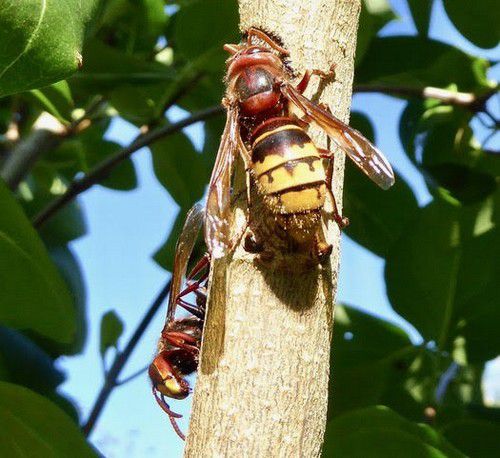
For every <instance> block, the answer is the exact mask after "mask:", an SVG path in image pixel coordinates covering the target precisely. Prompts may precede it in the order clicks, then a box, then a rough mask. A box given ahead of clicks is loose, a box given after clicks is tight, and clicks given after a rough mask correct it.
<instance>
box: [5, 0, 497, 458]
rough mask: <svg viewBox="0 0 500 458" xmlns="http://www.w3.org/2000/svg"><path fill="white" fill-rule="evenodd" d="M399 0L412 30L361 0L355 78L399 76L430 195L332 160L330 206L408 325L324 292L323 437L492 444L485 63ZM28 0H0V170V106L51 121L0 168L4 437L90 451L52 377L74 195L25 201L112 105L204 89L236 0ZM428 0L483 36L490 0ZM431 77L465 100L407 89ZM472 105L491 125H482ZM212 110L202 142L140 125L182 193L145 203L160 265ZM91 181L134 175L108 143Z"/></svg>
mask: <svg viewBox="0 0 500 458" xmlns="http://www.w3.org/2000/svg"><path fill="white" fill-rule="evenodd" d="M42 3H43V2H42ZM165 4H168V5H169V7H168V8H165ZM407 4H408V8H409V11H410V13H411V17H412V19H413V21H414V24H415V27H416V30H417V32H418V33H417V35H416V36H383V35H384V34H382V35H381V34H380V33H379V32H380V31H381V30H382V29H383V28H384V27H385V25H386V24H388V23H390V22H391V21H394V20H397V18H396V15H395V13H394V12H393V10H392V9H391V2H389V1H387V0H364V1H363V4H362V11H361V17H360V29H359V34H358V42H357V56H356V68H357V71H356V75H355V84H357V85H358V86H359V85H362V86H368V88H369V89H370V88H371V89H372V90H374V91H375V92H376V91H380V90H382V91H383V92H384V93H391V91H392V90H393V89H394V88H396V89H398V88H399V89H403V90H402V91H399V92H397V93H393V94H392V95H394V96H395V97H398V98H400V99H403V100H404V101H405V104H406V106H405V107H404V110H403V112H402V114H401V117H400V119H399V135H400V140H401V144H402V146H403V149H404V153H405V154H406V156H407V157H408V159H409V160H410V161H411V163H412V164H413V165H414V166H415V167H416V169H417V170H418V172H419V173H420V174H421V175H422V177H423V179H424V182H425V185H426V187H427V190H428V191H429V193H430V195H431V201H430V202H428V203H427V204H426V205H424V206H419V205H418V203H417V199H416V197H415V195H414V193H413V190H412V189H411V188H410V186H409V185H408V184H407V183H406V182H405V180H404V179H403V178H401V177H400V176H399V175H398V176H397V180H396V184H395V186H394V187H393V188H392V189H390V190H389V191H387V192H384V191H381V190H379V189H377V188H376V187H375V186H374V185H373V184H372V183H371V182H370V180H369V179H367V178H366V177H365V176H364V175H363V174H361V173H359V171H358V170H357V169H356V167H354V166H353V165H352V164H351V163H350V161H347V162H348V163H347V165H346V173H345V182H346V184H345V190H344V211H345V214H346V215H347V216H349V217H350V219H351V225H350V226H349V227H348V228H347V229H346V234H347V235H348V236H349V237H351V238H352V239H353V240H354V241H356V242H357V243H359V244H360V245H362V246H364V247H365V248H367V249H368V250H370V251H371V252H372V253H374V254H376V255H377V256H379V257H381V258H383V259H384V261H385V279H386V287H387V294H388V298H389V300H390V303H391V306H392V308H393V309H394V310H395V311H396V312H397V313H398V314H399V315H401V316H402V317H403V318H404V319H406V320H407V321H408V322H409V323H410V324H411V325H412V326H413V327H414V328H415V330H416V331H417V332H418V333H419V335H420V336H421V337H422V342H421V343H419V344H415V342H413V341H412V340H411V339H410V337H409V336H408V335H407V334H406V333H405V332H404V331H403V330H402V329H401V328H399V327H398V326H396V325H395V324H392V323H389V322H387V321H385V320H382V319H380V318H378V317H375V316H372V315H370V314H368V313H365V312H361V311H360V310H358V309H356V308H355V307H350V306H341V305H339V306H337V309H336V318H335V328H334V339H333V350H332V355H331V357H332V366H333V371H332V379H331V387H330V388H331V389H330V406H329V417H328V418H329V422H328V426H327V433H326V437H325V449H324V456H325V457H330V456H333V457H335V458H338V457H378V456H380V457H388V456H404V457H419V458H420V457H462V456H471V457H481V458H482V457H489V456H496V455H497V454H498V453H497V450H496V449H498V446H497V442H498V435H499V418H500V417H499V413H498V409H497V408H495V407H493V406H491V405H487V404H486V403H485V401H484V399H483V393H482V388H481V382H482V377H483V373H484V370H485V364H486V363H487V362H488V361H489V360H491V359H493V358H495V357H496V356H498V354H499V349H500V337H499V335H500V334H499V333H498V323H500V308H499V307H498V304H499V300H498V297H499V295H498V291H497V290H498V279H499V278H500V263H499V262H498V260H499V259H500V237H499V230H498V223H499V215H500V197H499V196H500V194H499V189H498V184H499V179H500V156H499V155H498V152H495V151H491V149H493V146H492V145H494V142H493V141H492V142H491V143H490V144H488V145H486V146H485V145H481V141H480V139H481V140H482V139H483V138H484V131H485V130H486V131H487V132H488V133H491V132H493V127H492V126H491V124H492V123H493V120H492V119H491V117H492V115H491V113H490V114H489V115H487V114H485V107H486V105H485V103H486V101H487V100H489V99H490V97H491V96H492V95H493V93H494V91H495V90H496V88H497V84H498V83H497V82H495V81H491V74H488V72H489V70H490V67H491V65H492V63H491V62H489V61H488V60H486V59H484V58H480V57H478V56H473V55H469V54H467V53H465V52H464V51H463V50H461V49H459V48H458V47H456V46H453V45H452V44H446V43H443V42H439V41H437V40H433V39H430V38H429V37H428V35H429V26H430V24H431V12H432V10H433V5H434V2H433V1H432V0H418V1H417V0H407ZM40 5H41V2H38V1H34V0H33V1H32V0H23V1H22V2H14V1H7V4H6V5H2V7H1V8H0V43H2V49H1V50H0V97H2V98H1V99H0V171H1V170H2V168H3V164H4V161H5V160H6V159H7V158H8V157H9V156H10V155H11V153H12V152H13V151H14V152H15V151H17V150H16V145H15V144H14V142H15V138H14V137H15V135H13V130H12V124H15V127H16V129H17V131H16V132H18V133H19V136H20V137H21V139H23V140H24V139H27V138H29V137H30V134H31V133H32V131H33V129H34V125H35V122H37V120H39V116H40V115H41V114H42V113H43V112H45V113H49V114H50V115H51V116H52V117H53V119H52V122H53V123H55V124H56V125H57V126H58V127H59V128H60V129H62V130H64V129H66V134H65V135H62V136H59V137H57V138H56V140H57V141H55V142H54V145H53V147H51V148H49V149H48V151H47V152H46V153H44V154H43V155H42V156H41V157H38V158H37V160H36V161H35V162H34V164H30V166H29V167H26V170H25V173H24V176H23V181H22V183H21V185H20V186H19V187H18V188H17V189H16V190H15V191H10V190H9V189H8V186H5V184H4V182H3V181H0V324H1V326H0V380H1V382H0V424H1V425H2V427H1V428H0V455H1V456H14V455H16V453H17V454H25V455H26V454H29V453H30V451H32V450H37V452H39V453H38V455H37V456H44V457H45V456H93V455H94V453H93V451H92V450H91V449H90V448H89V447H88V446H87V445H86V443H85V441H84V439H83V437H82V436H81V434H80V433H79V432H78V430H77V428H76V426H75V424H74V422H73V421H72V420H71V419H70V418H69V417H67V415H66V414H64V413H63V411H66V412H67V413H69V415H70V416H71V417H72V418H73V420H74V421H77V420H78V415H77V414H76V410H75V408H74V406H73V405H72V404H71V403H70V402H69V401H68V400H66V399H65V398H63V397H61V396H60V395H59V394H57V392H56V390H57V388H58V386H59V385H60V384H61V383H62V382H63V381H64V378H65V374H63V373H62V372H61V371H60V370H58V369H57V368H56V362H57V358H59V357H60V356H61V355H74V354H78V353H80V352H81V351H82V349H83V347H84V345H85V339H86V336H87V320H86V304H85V301H86V288H85V285H84V282H83V278H82V273H81V270H80V267H79V262H78V260H77V259H76V257H75V256H74V255H73V253H72V251H71V248H70V246H69V245H68V244H69V243H70V242H72V241H74V240H76V239H78V238H79V237H82V236H83V235H85V234H86V232H87V227H86V222H85V214H84V212H83V210H82V208H81V207H80V206H79V204H78V202H77V201H73V202H71V203H70V204H68V205H67V206H65V207H64V208H63V209H62V210H61V211H59V212H58V213H57V214H56V215H54V217H53V218H52V219H50V220H48V221H47V222H46V224H44V225H43V227H41V228H37V230H34V229H33V227H32V225H31V224H30V221H29V219H32V218H33V217H34V216H35V215H36V214H37V213H39V212H40V211H41V210H42V209H43V208H45V207H46V205H47V204H48V203H49V202H51V201H53V200H54V199H56V198H57V197H59V196H61V195H62V194H63V193H64V192H65V191H66V189H67V187H68V186H69V185H70V183H71V182H72V181H74V180H75V179H76V178H78V177H80V176H81V175H82V174H88V173H92V170H93V169H94V168H95V167H96V166H98V165H100V164H102V163H103V161H106V160H109V159H110V158H112V157H114V156H115V155H116V154H117V153H118V152H119V151H120V150H121V148H122V147H121V146H120V145H118V144H117V143H114V142H112V141H110V140H108V139H107V138H105V134H106V132H107V130H108V128H109V126H110V124H111V122H112V120H113V119H116V118H117V117H121V118H122V119H125V120H127V121H129V122H131V123H132V124H134V125H135V126H137V127H141V128H142V130H143V131H146V130H149V131H151V130H152V129H155V128H157V127H159V126H160V127H161V126H164V125H166V124H167V122H168V121H167V119H166V116H165V112H166V111H168V110H169V109H170V108H171V107H172V106H179V107H181V108H183V109H184V110H186V111H188V112H189V113H193V112H195V111H197V110H201V109H204V108H207V107H209V106H213V105H216V104H219V103H220V100H221V97H222V94H223V91H224V83H223V74H224V69H225V64H224V61H225V59H226V58H227V54H226V53H225V52H224V51H223V50H222V44H224V43H232V42H237V41H238V40H239V33H238V11H237V2H236V0H182V1H176V2H164V0H138V1H132V0H110V1H98V0H85V1H74V0H60V1H51V2H46V5H45V8H46V9H45V10H44V11H43V15H42V14H41V9H40V8H44V6H43V5H44V3H43V4H42V7H41V6H40ZM172 5H176V6H175V7H173V8H172ZM443 5H444V9H445V11H446V13H447V14H448V15H449V18H450V20H451V22H452V23H453V24H454V26H455V27H456V28H457V30H458V31H459V32H460V33H462V34H463V36H464V37H465V38H466V39H468V40H470V41H471V42H472V43H473V44H474V45H476V46H479V47H482V48H493V47H494V46H497V44H498V42H499V35H498V31H499V30H500V29H499V27H498V24H499V23H500V18H499V16H498V14H499V12H500V9H499V8H498V5H497V2H495V1H493V0H478V1H476V2H469V1H466V0H444V1H443ZM167 11H169V12H170V13H167ZM48 50H50V52H48ZM80 56H81V59H80ZM80 61H81V62H80ZM80 64H81V65H82V66H81V68H80V69H79V66H80ZM63 78H66V79H63ZM428 86H433V87H437V88H440V89H447V90H449V91H451V92H452V93H454V92H456V91H461V92H468V93H470V94H472V95H473V96H475V97H476V99H475V100H476V101H475V103H474V104H467V103H462V104H453V103H452V104H450V103H448V102H447V101H443V100H436V99H429V98H423V97H420V96H418V94H419V91H422V90H423V89H424V88H426V87H428ZM23 91H24V92H23ZM491 105H493V104H491ZM189 113H188V114H187V116H189ZM82 117H83V118H82ZM82 119H84V120H83V121H82ZM485 119H486V123H487V124H489V125H490V127H489V128H488V127H486V128H484V129H483V132H482V133H481V135H479V133H478V131H477V130H478V129H477V128H476V126H477V124H478V121H479V120H481V121H482V122H485ZM80 121H81V122H80ZM388 122H396V120H390V121H388ZM58 123H59V124H58ZM351 123H352V125H353V126H355V127H356V128H357V129H358V130H360V131H362V132H363V133H364V134H365V135H366V136H367V137H369V138H371V139H373V137H374V129H373V126H372V124H371V122H370V120H369V119H368V118H367V117H366V116H365V115H363V114H361V113H354V114H353V116H352V122H351ZM223 125H224V119H223V117H222V116H219V117H214V118H211V119H209V120H208V121H206V122H205V123H204V125H203V129H204V138H203V147H202V148H201V151H197V149H196V148H195V146H194V145H193V143H192V139H191V138H190V137H189V136H188V135H187V134H186V133H185V132H182V131H181V132H177V133H176V134H175V135H171V136H168V137H165V138H163V139H160V140H158V141H156V142H154V143H153V144H151V145H150V148H149V149H150V152H151V155H152V164H153V169H154V174H155V176H156V178H157V180H158V182H159V183H160V184H161V185H162V186H163V188H164V189H165V191H166V192H168V194H169V195H170V196H171V198H172V199H173V200H174V201H175V202H176V204H177V205H178V206H179V212H178V213H177V215H176V219H175V221H173V217H174V215H164V216H161V217H162V218H165V227H167V226H169V227H171V230H170V232H169V233H168V234H167V233H166V234H165V235H164V238H165V243H164V244H163V245H162V246H161V247H160V248H159V249H158V251H157V252H156V253H155V254H154V258H155V260H156V261H157V262H158V263H159V264H160V265H161V266H162V267H164V268H167V269H169V270H171V269H172V261H173V253H174V247H175V243H176V241H177V238H178V235H179V232H180V230H181V228H182V221H183V220H184V216H185V214H186V212H187V211H188V209H189V208H190V207H191V206H192V205H193V203H195V202H197V201H199V200H200V199H202V198H203V195H204V192H205V189H206V185H207V182H208V180H209V177H210V173H211V170H212V166H213V163H214V158H215V154H216V152H217V149H218V145H219V141H220V136H221V133H222V128H223ZM16 129H14V130H16ZM14 133H15V132H14ZM13 138H14V139H13ZM396 168H397V164H396ZM99 184H101V185H103V186H106V187H108V188H110V189H113V190H119V191H128V190H132V189H134V188H135V187H136V186H137V176H136V172H135V168H134V165H133V162H132V161H131V160H130V159H128V160H125V161H123V162H122V163H121V164H120V165H119V166H117V167H116V168H114V169H113V170H112V171H111V173H110V174H108V175H106V176H104V177H100V179H99ZM122 195H123V199H126V198H127V193H125V192H123V193H122ZM28 218H29V219H28ZM169 218H170V219H169ZM197 249H198V251H200V250H201V248H197ZM146 255H151V253H146ZM88 287H89V288H92V285H88ZM147 300H149V298H145V302H147ZM103 307H106V304H103ZM119 315H120V313H119V312H118V313H116V312H114V311H110V312H107V313H105V314H104V315H103V316H102V320H101V324H100V327H101V328H100V347H99V350H100V353H101V355H102V357H103V359H104V357H105V356H106V355H107V353H108V350H109V349H110V348H113V349H115V350H116V351H111V352H109V353H115V354H116V353H118V350H119V345H118V341H119V339H120V337H121V335H122V332H123V328H124V324H123V323H122V321H121V319H120V318H119ZM127 326H130V327H131V328H133V326H134V324H130V325H129V324H128V323H127ZM120 348H121V345H120ZM107 356H108V357H109V355H107ZM95 383H97V381H96V382H95ZM61 409H62V410H61ZM19 447H22V449H19Z"/></svg>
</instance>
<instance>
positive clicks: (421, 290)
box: [385, 193, 500, 360]
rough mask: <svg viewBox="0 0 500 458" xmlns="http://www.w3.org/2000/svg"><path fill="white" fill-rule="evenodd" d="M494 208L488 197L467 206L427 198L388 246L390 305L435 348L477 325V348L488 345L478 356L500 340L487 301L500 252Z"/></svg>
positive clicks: (449, 343)
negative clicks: (399, 234) (403, 230)
mask: <svg viewBox="0 0 500 458" xmlns="http://www.w3.org/2000/svg"><path fill="white" fill-rule="evenodd" d="M497 194H498V193H497ZM495 208H497V203H496V199H493V197H490V198H489V199H488V200H486V201H485V202H483V203H481V204H478V205H475V206H469V207H461V206H453V205H450V204H448V203H446V202H444V201H442V200H436V201H434V202H432V203H431V204H429V205H428V206H427V207H425V208H423V209H422V210H421V211H420V212H419V215H418V218H416V220H415V222H414V223H413V224H412V226H411V227H409V228H408V230H407V231H405V232H404V233H403V234H402V237H401V238H400V240H399V241H398V242H397V243H396V244H395V245H394V246H393V249H392V250H391V252H390V253H389V255H388V256H387V263H386V271H385V278H386V284H387V293H388V295H389V299H390V301H391V304H392V306H393V308H394V309H395V310H396V311H397V312H398V313H399V314H400V315H402V316H403V317H404V318H405V319H407V320H408V321H410V322H411V323H412V324H413V325H414V326H415V327H416V328H417V329H418V330H419V332H420V333H421V334H422V336H423V337H424V338H425V339H426V340H434V341H435V342H436V343H437V345H438V348H439V349H440V350H448V351H451V350H452V345H453V342H454V341H455V339H456V338H457V337H459V336H462V337H463V336H465V335H467V334H468V335H469V336H470V335H471V334H472V336H474V332H473V331H472V329H476V330H477V329H478V327H479V328H480V329H481V330H482V331H483V332H482V333H481V338H482V339H483V340H484V343H483V344H482V345H481V348H483V349H486V348H489V349H490V350H489V351H488V352H487V353H486V354H485V353H482V354H475V355H474V357H475V358H476V359H479V360H484V359H489V358H490V357H491V356H492V353H496V352H497V351H498V348H499V346H498V345H500V343H499V341H498V333H496V332H495V327H494V325H493V323H492V319H496V318H497V315H498V311H497V310H498V308H497V307H493V305H492V302H491V301H492V300H494V299H493V297H494V295H495V294H496V288H495V287H494V286H493V283H494V278H496V277H495V275H496V270H497V268H496V267H495V266H496V264H497V260H498V256H499V255H500V243H499V232H498V228H497V223H498V222H497V221H496V219H495V218H497V217H496V216H495V215H496V210H495ZM416 301H417V302H416ZM415 304H418V306H416V305H415ZM499 318H500V317H499ZM471 326H472V329H470V328H469V327H471ZM468 329H469V332H467V330H468ZM486 331H487V332H486ZM478 339H479V335H477V336H476V340H478ZM471 345H472V341H471ZM469 350H471V351H472V348H471V349H469ZM469 356H471V355H469Z"/></svg>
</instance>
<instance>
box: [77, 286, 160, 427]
mask: <svg viewBox="0 0 500 458" xmlns="http://www.w3.org/2000/svg"><path fill="white" fill-rule="evenodd" d="M169 291H170V280H169V281H168V282H167V283H166V284H165V286H164V287H163V288H162V290H161V291H160V293H159V294H158V296H157V297H156V299H155V300H154V301H153V303H152V304H151V306H150V307H149V310H148V311H147V312H146V314H145V315H144V317H143V318H142V320H141V321H140V323H139V324H138V325H137V328H136V329H135V331H134V333H133V334H132V337H130V340H129V341H128V343H127V345H126V347H125V349H124V350H123V351H122V352H121V353H119V354H118V355H117V356H116V357H115V360H114V361H113V364H112V366H111V368H110V369H109V371H108V372H107V374H106V377H105V379H104V384H103V386H102V388H101V391H100V392H99V395H98V396H97V399H96V401H95V403H94V406H93V407H92V410H91V412H90V415H89V418H88V420H87V421H86V423H85V424H84V425H83V426H82V431H83V433H84V434H85V436H89V435H90V433H91V432H92V429H93V428H94V426H95V423H96V421H97V419H98V418H99V415H100V414H101V412H102V409H103V408H104V406H105V405H106V402H107V400H108V398H109V396H110V394H111V392H112V391H113V389H114V388H115V387H116V386H117V385H118V383H117V380H118V376H119V375H120V372H121V371H122V369H123V367H124V366H125V364H126V363H127V361H128V359H129V357H130V355H131V354H132V351H133V350H134V348H135V347H136V345H137V343H138V342H139V340H140V338H141V337H142V335H143V334H144V331H145V330H146V328H147V327H148V326H149V324H150V323H151V321H152V319H153V317H154V316H155V314H156V312H157V311H158V309H159V308H160V306H161V305H162V303H163V301H164V300H165V298H166V297H167V296H168V292H169ZM122 383H123V382H122Z"/></svg>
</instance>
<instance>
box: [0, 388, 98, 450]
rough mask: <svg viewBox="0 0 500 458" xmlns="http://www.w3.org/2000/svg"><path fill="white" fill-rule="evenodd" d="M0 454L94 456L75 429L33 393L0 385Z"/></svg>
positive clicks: (64, 416) (63, 415) (53, 407)
mask: <svg viewBox="0 0 500 458" xmlns="http://www.w3.org/2000/svg"><path fill="white" fill-rule="evenodd" d="M0 423H1V424H2V428H1V429H0V455H1V456H9V457H18V456H33V455H34V454H36V456H38V457H40V458H45V457H47V458H49V457H50V458H53V457H67V456H71V457H75V458H76V457H95V456H97V455H96V454H95V453H94V451H93V450H92V449H91V448H90V447H89V445H88V444H87V443H86V442H85V439H84V437H83V435H82V433H81V432H80V430H79V429H78V426H77V425H76V424H75V423H73V421H72V420H71V419H70V418H69V417H68V416H67V415H66V414H65V413H64V412H63V411H62V410H61V409H59V407H57V406H55V405H54V404H53V403H51V402H50V401H48V400H47V399H45V398H44V397H42V396H40V395H38V394H35V393H33V392H32V391H30V390H28V389H26V388H23V387H21V386H18V385H13V384H11V383H5V382H0Z"/></svg>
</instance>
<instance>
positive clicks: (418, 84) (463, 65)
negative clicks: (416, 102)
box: [356, 36, 490, 92]
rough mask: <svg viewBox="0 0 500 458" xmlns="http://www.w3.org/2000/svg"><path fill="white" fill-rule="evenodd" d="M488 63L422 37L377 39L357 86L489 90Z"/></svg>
mask: <svg viewBox="0 0 500 458" xmlns="http://www.w3.org/2000/svg"><path fill="white" fill-rule="evenodd" d="M488 67H489V63H488V61H486V60H484V59H480V58H477V57H473V56H469V55H468V54H466V53H464V52H463V51H460V50H459V49H458V48H455V47H454V46H451V45H447V44H444V43H441V42H439V41H436V40H430V39H426V38H422V37H410V36H391V37H384V38H375V39H374V40H372V42H371V45H370V47H369V49H368V51H367V52H366V55H365V57H364V59H363V62H362V63H361V65H360V66H359V67H358V69H357V74H356V78H357V79H356V83H358V84H374V85H375V84H382V85H389V86H391V85H392V86H408V87H414V88H424V87H426V86H436V87H443V88H445V87H448V86H449V85H450V83H454V84H456V86H457V89H458V90H459V91H465V92H467V91H473V92H474V91H479V90H481V89H483V90H485V89H486V88H489V87H490V83H489V82H488V79H487V76H486V71H487V69H488Z"/></svg>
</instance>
